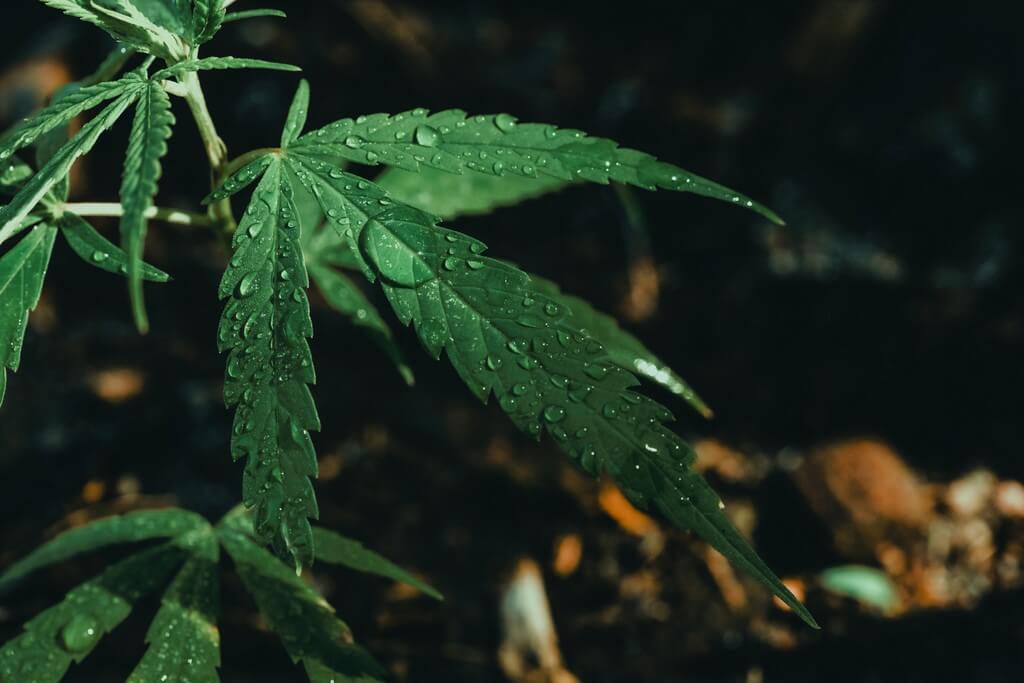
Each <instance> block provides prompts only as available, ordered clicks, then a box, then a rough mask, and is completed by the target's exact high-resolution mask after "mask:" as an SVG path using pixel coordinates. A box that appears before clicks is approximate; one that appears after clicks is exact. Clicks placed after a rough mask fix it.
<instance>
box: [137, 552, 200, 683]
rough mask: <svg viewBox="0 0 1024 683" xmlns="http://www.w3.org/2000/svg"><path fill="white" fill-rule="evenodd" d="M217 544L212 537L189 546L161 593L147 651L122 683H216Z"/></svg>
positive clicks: (150, 629) (148, 638)
mask: <svg viewBox="0 0 1024 683" xmlns="http://www.w3.org/2000/svg"><path fill="white" fill-rule="evenodd" d="M218 551H219V546H218V544H217V538H216V536H214V535H213V534H207V535H204V537H203V539H202V540H201V542H199V543H197V544H195V547H194V552H193V555H192V556H191V557H190V558H189V559H188V560H187V561H186V562H185V565H184V566H183V567H182V568H181V570H180V571H179V572H178V575H177V576H176V577H175V579H174V581H173V582H171V585H170V586H169V587H168V589H167V591H166V592H165V593H164V597H163V601H162V604H161V607H160V610H159V611H158V612H157V614H156V617H155V618H154V619H153V623H152V624H151V625H150V627H149V631H148V632H147V633H146V642H147V643H149V649H148V650H147V651H146V654H145V655H144V656H143V657H142V661H141V662H139V665H138V666H137V667H135V670H134V671H133V672H132V674H131V676H129V677H128V681H127V683H155V682H157V681H168V682H171V681H174V682H175V683H178V682H180V683H217V681H219V680H220V677H219V676H218V675H217V668H218V667H219V666H220V633H219V631H218V630H217V626H216V623H217V613H218V612H219V611H220V586H219V583H218V567H217V563H218V559H219V558H218V555H219V552H218Z"/></svg>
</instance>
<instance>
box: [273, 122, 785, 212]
mask: <svg viewBox="0 0 1024 683" xmlns="http://www.w3.org/2000/svg"><path fill="white" fill-rule="evenodd" d="M293 149H294V150H295V151H296V152H301V153H303V154H306V155H309V156H315V157H317V158H320V159H322V160H324V161H330V160H334V159H337V158H342V159H347V160H349V161H355V162H359V163H363V164H370V165H376V164H387V165H390V166H398V167H399V168H403V169H406V170H408V171H418V170H419V169H420V167H421V166H428V167H432V168H437V169H440V170H442V171H448V172H450V173H462V172H463V171H464V170H469V171H474V172H478V173H484V174H487V175H492V176H499V177H501V176H504V175H506V174H508V175H518V176H523V177H528V178H534V177H539V176H551V177H553V178H558V179H561V180H563V181H581V180H586V181H590V182H597V183H608V182H610V181H614V182H618V183H626V184H629V185H635V186H637V187H640V188H643V189H646V190H654V189H657V188H661V189H665V190H674V191H678V192H693V193H695V194H699V195H703V196H706V197H712V198H714V199H720V200H723V201H728V202H731V203H735V204H739V205H741V206H745V207H747V208H750V209H753V210H754V211H756V212H758V213H760V214H761V215H763V216H765V217H766V218H768V219H770V220H772V221H775V222H777V223H778V222H781V219H780V218H779V217H778V216H777V215H776V214H775V213H774V212H773V211H771V210H770V209H768V208H767V207H765V206H762V205H761V204H758V203H757V202H754V201H753V200H751V199H749V198H747V197H745V196H743V195H741V194H739V193H737V192H735V191H733V190H730V189H729V188H727V187H725V186H723V185H719V184H718V183H715V182H712V181H710V180H708V179H706V178H702V177H701V176H698V175H695V174H693V173H690V172H688V171H684V170H683V169H681V168H679V167H678V166H674V165H672V164H668V163H665V162H662V161H658V160H657V159H655V158H654V157H653V156H651V155H650V154H647V153H645V152H639V151H637V150H633V149H627V148H623V147H619V146H618V144H617V143H615V142H613V141H612V140H607V139H604V138H597V137H588V136H587V135H586V134H585V133H583V132H581V131H577V130H567V129H561V130H560V129H558V128H556V127H555V126H551V125H547V124H539V123H518V122H517V121H516V119H515V117H512V116H509V115H508V114H497V115H493V116H492V115H488V116H483V115H481V116H473V117H469V116H467V115H466V113H465V112H463V111H460V110H457V109H451V110H447V111H442V112H438V113H436V114H432V115H431V114H429V113H428V112H427V110H426V109H414V110H412V111H409V112H405V113H402V114H395V115H394V116H390V115H388V114H371V115H369V116H360V117H359V118H357V119H341V120H340V121H336V122H335V123H332V124H330V125H328V126H326V127H324V128H321V129H319V130H316V131H313V132H311V133H307V134H306V135H304V136H303V137H302V138H300V139H299V140H298V141H297V142H296V144H295V145H294V146H293Z"/></svg>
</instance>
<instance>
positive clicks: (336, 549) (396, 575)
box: [313, 527, 444, 600]
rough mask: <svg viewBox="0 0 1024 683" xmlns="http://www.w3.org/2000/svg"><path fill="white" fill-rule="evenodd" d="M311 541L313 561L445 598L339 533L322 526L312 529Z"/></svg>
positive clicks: (437, 597) (433, 596) (437, 598)
mask: <svg viewBox="0 0 1024 683" xmlns="http://www.w3.org/2000/svg"><path fill="white" fill-rule="evenodd" d="M313 540H314V541H315V542H316V543H315V545H316V559H318V560H321V561H322V562H329V563H331V564H340V565H343V566H345V567H348V568H349V569H354V570H356V571H358V572H364V573H367V574H376V575H377V576H383V577H385V578H388V579H393V580H395V581H398V582H399V583H404V584H406V585H409V586H412V587H413V588H416V589H418V590H420V591H422V592H424V593H426V594H427V595H429V596H430V597H432V598H434V599H435V600H443V599H444V598H443V596H442V595H441V594H440V593H438V592H437V590H436V589H434V588H432V587H430V586H429V585H427V584H426V583H424V582H422V581H420V580H419V579H417V578H416V577H415V576H413V575H412V574H410V573H409V572H407V571H405V570H404V569H402V568H401V567H399V566H397V565H395V564H393V563H392V562H390V561H389V560H387V559H385V558H383V557H381V556H380V555H378V554H377V553H375V552H373V551H372V550H368V549H367V548H365V547H363V544H362V543H360V542H359V541H354V540H352V539H351V538H345V537H344V536H342V535H341V534H338V533H335V532H333V531H330V530H329V529H324V528H322V527H314V528H313Z"/></svg>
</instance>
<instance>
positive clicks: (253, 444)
mask: <svg viewBox="0 0 1024 683" xmlns="http://www.w3.org/2000/svg"><path fill="white" fill-rule="evenodd" d="M291 193H292V190H291V188H290V186H289V185H288V183H287V179H286V178H285V177H284V176H283V174H282V169H281V162H280V160H279V159H273V160H272V161H271V163H270V165H269V166H268V167H267V169H266V172H265V173H264V175H263V177H262V179H261V180H260V183H259V185H258V186H257V188H256V190H255V191H254V193H253V198H252V201H251V202H250V205H249V208H248V209H247V210H246V213H245V216H244V217H243V218H242V222H241V224H240V225H239V227H238V230H237V231H236V232H235V237H234V240H233V246H234V256H233V257H232V259H231V263H230V265H229V266H228V268H227V270H226V271H225V273H224V277H223V279H222V280H221V285H220V298H221V299H223V300H225V308H224V314H223V316H222V318H221V323H220V330H219V332H218V339H219V346H220V350H221V352H226V353H227V354H228V361H227V371H226V377H225V387H224V398H225V402H226V403H227V405H228V406H230V407H234V408H235V409H236V410H235V422H234V424H235V426H234V436H233V438H232V455H233V457H234V458H235V459H236V460H237V459H241V458H245V459H246V460H247V464H246V467H245V473H244V477H243V487H242V488H243V499H244V500H245V503H246V505H247V506H248V507H250V508H254V509H255V515H254V516H255V525H256V531H257V533H258V534H259V536H260V537H261V538H262V539H264V540H266V541H271V542H273V543H274V545H275V547H276V548H277V549H278V550H279V551H280V552H287V553H289V554H290V555H291V556H292V557H293V559H294V561H295V563H296V566H297V567H301V566H305V565H309V564H310V563H311V562H312V559H313V548H312V530H311V528H310V525H309V518H314V519H315V518H316V517H317V516H318V514H319V511H318V508H317V505H316V498H315V495H314V493H313V487H312V483H311V481H310V478H311V477H315V476H316V475H317V462H316V453H315V452H314V450H313V445H312V441H311V440H310V437H309V432H310V431H317V430H319V429H320V418H319V416H318V415H317V411H316V406H315V404H314V402H313V397H312V394H311V393H310V390H309V385H311V384H313V383H315V381H316V375H315V372H314V370H313V361H312V355H311V353H310V349H309V344H308V338H309V337H311V336H312V334H313V323H312V319H311V318H310V315H309V300H308V298H307V294H306V289H307V288H308V286H309V277H308V274H307V271H306V266H305V263H304V261H303V257H302V247H301V244H300V233H301V229H302V228H301V227H300V226H299V225H298V216H297V212H296V210H295V207H294V205H293V202H292V199H291Z"/></svg>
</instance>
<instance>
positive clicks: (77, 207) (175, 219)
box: [61, 202, 218, 228]
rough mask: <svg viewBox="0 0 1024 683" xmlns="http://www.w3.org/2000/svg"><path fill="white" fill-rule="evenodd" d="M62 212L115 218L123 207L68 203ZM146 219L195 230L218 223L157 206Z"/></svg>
mask: <svg viewBox="0 0 1024 683" xmlns="http://www.w3.org/2000/svg"><path fill="white" fill-rule="evenodd" d="M61 208H62V209H63V210H64V211H69V212H71V213H76V214H78V215H79V216H107V217H111V218H117V217H119V216H121V215H123V214H124V207H122V206H121V205H120V204H118V203H117V202H69V203H67V204H63V205H62V206H61ZM144 215H145V217H146V218H152V219H155V220H158V221H163V222H164V223H173V224H175V225H188V226H193V227H197V228H213V227H216V226H217V225H218V223H217V222H216V221H215V220H214V219H212V218H210V217H209V216H205V215H203V214H201V213H192V212H191V211H179V210H177V209H165V208H161V207H159V206H152V207H150V208H149V209H147V210H146V213H145V214H144Z"/></svg>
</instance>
